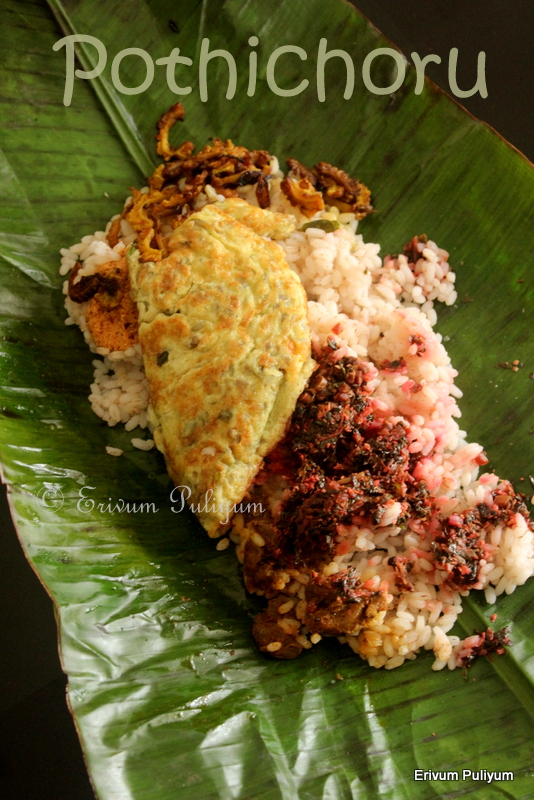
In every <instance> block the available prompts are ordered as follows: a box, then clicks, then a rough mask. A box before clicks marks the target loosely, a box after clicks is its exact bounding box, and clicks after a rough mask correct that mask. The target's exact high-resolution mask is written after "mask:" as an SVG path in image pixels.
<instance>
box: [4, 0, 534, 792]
mask: <svg viewBox="0 0 534 800" xmlns="http://www.w3.org/2000/svg"><path fill="white" fill-rule="evenodd" d="M0 2H1V0H0ZM20 2H24V0H20ZM354 5H356V6H357V8H359V9H360V11H362V12H363V13H364V14H365V15H366V16H367V17H368V19H369V20H370V21H371V22H372V23H373V24H374V25H375V26H376V27H377V28H378V29H379V30H380V31H381V32H382V33H383V34H384V35H385V36H387V37H388V38H389V39H390V40H391V41H392V42H394V43H395V45H397V46H398V47H399V48H400V49H401V50H402V51H403V53H404V55H406V56H407V57H408V58H410V53H412V52H413V51H414V50H415V51H416V52H417V53H418V54H419V55H420V56H421V57H423V56H425V55H428V54H429V53H435V54H436V55H439V56H440V57H441V59H442V63H441V64H440V65H436V64H430V65H429V66H428V68H427V74H428V76H429V77H430V78H431V79H432V80H433V81H434V82H435V83H437V84H438V85H439V86H441V87H442V88H443V89H445V90H447V89H448V78H447V64H448V55H449V51H450V49H451V47H457V48H458V49H459V59H458V85H459V86H460V88H462V89H470V88H471V87H472V86H473V85H474V83H475V80H476V68H477V56H478V53H479V51H481V50H484V51H485V53H486V81H487V86H488V97H487V98H486V99H482V98H481V97H480V95H478V94H477V95H475V96H473V97H471V98H468V99H466V100H463V104H464V106H465V107H466V108H467V109H468V110H469V111H470V112H471V113H472V114H474V115H475V116H477V117H479V118H480V119H483V120H485V121H486V122H488V123H489V124H490V125H492V126H493V127H494V128H495V129H496V130H497V131H498V132H499V133H501V134H502V135H503V136H504V137H505V138H506V139H508V141H510V142H511V143H512V144H513V145H514V146H515V147H517V148H518V149H519V150H521V151H522V152H523V153H525V155H527V156H528V157H529V158H530V159H534V135H533V134H534V80H533V75H534V64H533V56H532V53H533V47H532V41H533V38H534V3H533V2H532V0H508V2H502V0H501V2H498V0H359V2H356V3H354ZM267 7H268V6H266V8H267ZM59 36H60V33H59V30H58V38H59ZM28 45H30V43H28ZM0 542H1V545H0V654H1V655H0V686H1V688H2V691H1V693H0V800H94V795H93V792H92V789H91V786H90V783H89V779H88V777H87V773H86V770H85V766H84V763H83V758H82V755H81V751H80V746H79V743H78V739H77V736H76V732H75V729H74V724H73V722H72V719H71V717H70V715H69V712H68V710H67V706H66V702H65V687H66V680H65V676H64V674H63V672H62V670H61V666H60V663H59V658H58V652H57V632H56V624H55V619H54V611H53V607H52V603H51V602H50V599H49V598H48V596H47V594H46V592H45V591H44V589H43V588H42V586H41V584H40V583H39V581H38V579H37V577H36V576H35V575H34V573H33V572H32V570H31V569H30V567H29V565H28V564H27V562H26V560H25V558H24V555H23V553H22V550H21V548H20V545H19V543H18V540H17V537H16V534H15V531H14V529H13V525H12V524H11V519H10V514H9V510H8V506H7V502H6V498H5V489H4V488H2V490H1V492H0Z"/></svg>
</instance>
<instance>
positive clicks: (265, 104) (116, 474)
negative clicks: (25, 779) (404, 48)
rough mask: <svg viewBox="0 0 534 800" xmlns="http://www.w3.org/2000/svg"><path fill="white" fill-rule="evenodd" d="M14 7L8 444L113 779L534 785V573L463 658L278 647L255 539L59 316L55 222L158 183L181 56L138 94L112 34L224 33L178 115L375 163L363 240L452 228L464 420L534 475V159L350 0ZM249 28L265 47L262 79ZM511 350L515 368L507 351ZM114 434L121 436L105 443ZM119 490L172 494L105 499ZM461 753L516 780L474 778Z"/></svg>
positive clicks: (445, 322) (6, 251)
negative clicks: (114, 79)
mask: <svg viewBox="0 0 534 800" xmlns="http://www.w3.org/2000/svg"><path fill="white" fill-rule="evenodd" d="M0 14H1V17H2V19H1V24H2V28H3V30H4V31H5V32H6V33H7V36H5V37H4V40H5V44H4V48H3V53H2V67H1V80H2V91H1V97H0V103H1V106H2V117H3V119H4V120H5V122H4V124H3V128H2V130H1V133H0V137H1V138H0V148H1V151H0V170H1V173H0V188H1V196H2V204H1V206H2V210H1V212H0V315H1V318H0V436H1V442H2V443H1V445H0V457H1V462H2V469H3V475H4V480H5V481H6V482H7V483H8V485H9V493H10V499H11V504H12V509H13V514H14V518H15V521H16V524H17V527H18V531H19V535H20V539H21V542H22V545H23V547H24V550H25V552H26V554H27V557H28V559H29V560H30V562H31V564H32V566H33V568H34V569H35V570H36V571H37V573H38V575H39V576H40V578H41V580H42V582H43V583H44V585H45V586H46V588H47V589H48V591H49V593H50V595H51V597H52V598H53V600H54V602H55V604H56V608H57V617H58V625H59V641H60V652H61V658H62V662H63V666H64V669H65V671H66V672H67V674H68V677H69V692H68V701H69V703H70V706H71V708H72V712H73V715H74V719H75V722H76V725H77V727H78V730H79V734H80V739H81V743H82V747H83V750H84V754H85V758H86V761H87V766H88V770H89V773H90V775H91V779H92V781H93V784H94V787H95V791H96V793H97V795H98V797H99V798H100V799H101V800H148V799H149V798H150V800H152V798H158V800H171V799H172V800H193V799H194V800H201V799H202V798H206V799H208V798H209V799H210V800H211V799H215V798H217V799H219V798H220V799H221V800H260V799H261V800H279V799H280V800H348V799H349V798H354V799H356V798H357V799H358V800H360V799H361V800H374V798H377V797H383V798H391V800H405V799H406V798H410V800H412V799H413V800H427V799H428V800H430V799H431V798H436V797H442V796H443V797H449V798H452V797H455V798H456V797H464V796H471V797H480V798H484V800H497V798H499V799H500V798H502V797H508V798H517V799H519V798H532V797H534V781H533V775H534V755H533V748H532V740H533V736H534V685H533V681H534V625H533V621H534V620H533V615H534V611H533V609H534V603H532V601H533V600H534V583H530V584H527V585H525V586H523V587H520V588H519V589H518V590H517V591H516V592H515V593H514V594H513V595H512V596H510V597H505V598H503V599H500V600H499V602H498V604H497V606H496V607H493V606H491V607H488V606H487V605H485V603H484V602H483V598H480V597H476V596H474V595H472V596H471V597H470V598H469V599H468V600H466V602H465V611H464V614H463V615H462V617H461V626H460V625H459V626H458V631H457V632H458V633H459V634H460V635H465V633H466V632H467V633H471V632H472V631H473V629H475V628H476V629H479V630H480V629H482V628H484V627H486V626H487V624H488V620H489V616H490V615H491V614H492V613H493V612H494V611H498V615H499V616H498V625H499V626H500V625H504V624H506V623H508V624H509V625H510V628H511V635H512V639H513V642H514V645H513V647H511V648H510V650H509V652H508V653H507V655H506V656H504V657H501V658H496V659H494V660H493V661H491V662H490V661H489V660H481V661H479V662H478V663H477V664H476V666H475V667H473V669H472V670H471V671H470V672H469V673H468V675H467V677H465V676H463V675H462V673H461V671H460V670H456V671H454V672H452V673H450V672H448V671H446V672H445V673H444V672H440V673H434V672H432V671H431V669H430V667H431V663H432V657H431V655H429V654H422V655H421V656H420V657H418V658H417V660H416V661H415V662H410V663H408V664H406V665H404V666H403V667H401V668H400V669H398V670H393V671H391V672H386V671H383V670H382V671H375V670H373V669H371V668H369V667H368V666H367V665H366V664H365V663H363V662H362V661H360V660H359V659H358V658H357V657H354V656H351V655H349V653H348V651H347V649H346V648H344V647H342V646H341V645H339V644H338V643H337V642H333V641H327V642H323V643H321V645H320V646H319V647H317V648H314V651H313V652H307V653H305V654H304V655H303V656H302V657H301V658H299V659H298V660H296V661H294V662H290V663H281V662H276V661H273V660H269V659H267V658H265V657H263V656H262V655H261V654H259V653H258V652H257V650H256V648H255V646H254V643H253V641H252V637H251V632H250V631H251V618H252V615H253V614H254V613H255V610H256V608H257V604H256V601H255V600H254V599H251V598H250V597H247V596H246V594H245V592H244V589H243V586H242V583H241V580H240V576H239V569H238V566H237V562H236V559H235V556H234V555H233V554H232V553H231V552H229V551H226V552H224V553H218V552H216V551H215V549H214V545H213V542H211V541H209V540H208V539H207V537H206V536H205V534H204V533H203V531H202V530H201V528H200V526H199V525H198V524H197V523H196V521H195V520H194V519H193V518H192V516H191V515H189V514H187V513H185V512H182V513H180V514H177V513H174V512H173V510H172V504H171V502H170V499H169V492H170V488H171V487H170V484H169V481H168V478H167V476H166V473H165V469H164V465H163V462H162V459H161V458H160V457H159V456H158V454H156V453H154V452H151V453H143V452H140V451H137V450H135V449H134V448H133V447H132V446H131V444H130V438H131V435H132V434H126V433H125V432H124V431H123V430H122V431H121V430H118V429H110V428H108V427H107V426H106V425H103V424H101V423H100V422H99V421H98V420H97V418H96V417H95V416H94V415H93V413H92V412H91V410H90V408H89V404H88V402H87V399H86V398H87V394H88V386H89V383H90V382H91V378H92V367H91V354H90V353H89V352H88V350H87V348H86V347H85V345H84V343H83V341H82V337H81V336H80V333H79V331H78V330H74V329H72V328H67V327H65V325H64V323H63V319H64V311H63V309H62V300H63V298H62V295H61V292H60V287H61V279H60V277H59V276H58V272H57V269H58V250H59V248H60V247H64V246H69V245H70V244H72V243H74V242H76V241H79V239H80V237H81V236H83V235H84V234H86V233H91V232H93V231H94V230H95V229H101V228H102V227H103V225H104V224H105V222H106V220H107V219H108V218H109V217H110V216H111V215H112V214H114V213H116V212H117V210H118V209H119V208H120V207H121V205H122V202H123V200H124V197H125V194H126V192H127V190H128V187H129V186H132V185H137V186H139V185H142V183H143V179H144V176H146V174H147V173H148V172H149V171H150V170H151V165H152V164H153V163H155V153H154V142H153V134H154V125H155V122H156V120H157V119H158V118H159V116H160V114H161V113H162V112H163V111H164V110H166V109H167V108H168V106H169V105H170V104H171V103H172V102H175V100H176V98H175V96H174V95H172V93H171V92H170V91H169V90H168V88H167V85H166V82H165V80H164V73H163V70H162V68H161V67H158V68H157V70H159V71H157V72H156V78H155V80H154V83H153V84H152V86H151V88H150V89H149V90H147V91H146V92H145V93H144V94H142V95H134V96H126V95H119V94H117V92H116V91H115V89H114V88H113V86H112V83H111V81H110V66H109V65H110V63H111V59H112V58H113V56H114V55H115V54H116V53H117V52H118V51H119V50H121V49H124V48H128V47H139V48H144V49H146V50H147V51H148V52H149V53H150V54H151V56H152V58H153V59H154V60H155V59H156V58H160V57H162V56H166V55H168V54H169V52H170V51H171V48H172V47H179V48H180V51H181V54H182V55H186V56H189V57H190V58H192V59H193V60H194V63H195V64H198V54H199V49H200V42H201V39H202V38H203V37H209V39H210V49H215V48H217V47H224V48H225V49H228V50H229V51H230V52H232V53H233V54H234V55H235V56H236V58H237V59H238V65H239V70H238V85H237V93H236V96H235V97H234V98H233V99H232V100H227V99H226V98H225V96H224V94H225V85H226V80H227V72H226V66H225V65H224V64H222V65H216V64H215V63H214V62H212V63H211V64H210V70H212V72H211V73H210V78H209V82H208V89H209V100H208V102H206V103H202V102H200V100H199V95H198V91H197V78H196V73H195V67H193V68H192V69H191V70H189V71H187V72H186V73H184V74H185V78H184V82H185V79H188V82H191V84H192V85H193V92H192V93H191V94H190V95H189V96H188V97H186V98H185V101H184V102H185V105H186V112H187V115H186V121H185V123H184V124H183V125H182V130H181V131H180V135H181V139H185V138H190V139H191V140H193V141H194V142H196V143H197V144H203V143H205V142H206V140H207V138H208V137H210V136H216V135H219V136H223V137H230V138H232V139H233V140H234V141H236V142H238V143H242V144H245V145H246V146H247V147H250V148H267V149H269V150H270V152H273V153H276V154H277V155H278V156H279V157H280V158H285V157H287V156H289V155H291V156H293V157H295V158H298V159H300V160H302V161H304V162H305V163H308V164H313V163H315V162H316V161H318V160H326V161H329V162H331V163H334V164H337V165H339V166H340V167H342V168H344V169H346V170H347V171H349V172H350V173H352V174H354V175H357V176H358V178H360V179H361V180H363V181H364V182H365V183H366V184H367V185H369V186H370V187H371V188H372V190H373V196H374V202H375V206H376V209H377V213H376V214H375V215H372V216H371V217H369V218H367V219H366V220H365V221H364V222H362V223H361V226H360V232H361V233H363V235H364V237H365V238H366V240H368V241H378V242H380V243H381V244H382V247H383V249H382V252H383V253H386V252H398V251H399V249H400V248H401V247H402V245H403V244H404V242H405V241H407V240H408V239H409V238H410V237H411V236H412V235H414V234H417V233H422V232H425V233H427V234H428V235H429V236H430V237H431V238H432V239H434V240H435V241H437V242H438V243H440V245H441V246H442V247H445V248H446V249H448V250H449V251H450V253H451V262H452V263H453V265H454V267H455V268H456V271H457V274H458V291H459V301H458V303H457V304H456V306H455V307H453V308H448V309H440V315H441V316H440V323H439V329H440V331H441V332H442V333H443V334H444V335H445V336H446V338H447V341H448V348H449V351H450V353H451V356H452V359H453V363H454V365H455V366H456V367H457V368H458V369H459V370H460V376H459V379H458V383H459V385H460V387H461V388H462V390H463V391H464V393H465V396H464V399H463V400H462V401H461V407H462V410H463V414H464V416H463V421H464V428H465V429H466V430H467V431H468V432H469V436H470V439H471V441H480V442H481V443H482V444H483V445H484V446H485V447H486V449H487V451H488V454H489V457H490V459H491V466H492V467H493V468H495V469H496V470H497V471H498V472H499V473H500V474H501V475H503V476H505V477H509V478H511V479H513V480H515V481H519V480H520V479H521V478H524V479H525V480H527V483H528V478H527V476H528V473H529V470H530V471H532V466H531V461H532V443H533V441H534V439H533V434H534V428H533V424H534V423H533V419H532V396H533V393H534V382H533V381H532V380H531V379H530V378H529V374H530V373H532V371H533V370H534V353H533V349H532V345H531V343H530V340H531V338H532V334H531V326H532V309H533V299H534V288H533V282H532V264H531V261H532V255H531V254H532V250H533V247H532V244H533V242H532V233H531V231H532V218H531V217H532V207H533V201H534V179H533V173H532V169H531V165H530V164H529V163H528V162H527V161H526V160H525V159H524V158H523V157H522V156H521V155H520V154H518V153H517V152H515V151H514V150H513V149H512V148H511V147H510V146H509V145H507V144H506V143H505V142H504V141H502V140H501V139H500V138H499V137H498V136H497V135H496V134H495V133H494V132H493V131H492V130H490V129H489V128H488V127H486V126H485V125H483V124H481V123H480V122H477V121H476V120H474V119H472V118H471V117H470V116H468V115H467V113H466V112H465V111H464V110H463V109H461V108H460V107H459V106H457V105H456V104H455V103H454V102H452V101H451V100H450V99H449V98H448V97H446V96H445V95H444V94H442V93H441V92H440V91H438V90H436V89H435V88H433V87H431V86H427V87H426V88H425V90H424V91H423V93H422V94H421V95H419V96H418V95H415V93H414V85H415V76H414V74H413V72H412V71H409V72H408V73H407V77H406V80H405V82H404V84H403V86H402V87H401V89H399V90H398V91H397V92H396V93H395V94H394V95H391V96H377V95H374V94H372V93H370V92H369V91H368V90H367V89H365V87H364V85H363V83H362V81H361V64H362V62H363V59H364V57H365V55H366V54H367V53H368V52H370V51H371V50H373V49H375V48H377V47H381V46H384V40H383V39H381V38H380V37H379V35H378V34H377V33H376V31H375V30H374V29H373V28H371V26H369V25H368V23H367V22H366V20H365V19H364V18H363V17H362V16H360V15H359V14H358V13H357V12H356V11H355V10H354V9H353V8H352V7H351V6H349V5H348V4H346V3H344V2H342V0H330V2H328V3H325V2H321V0H272V2H270V3H268V4H267V3H265V2H262V0H249V1H248V2H247V3H243V2H242V1H241V0H212V1H211V2H210V1H209V0H202V2H198V0H181V2H180V3H176V2H170V0H136V2H133V0H108V2H106V3H98V2H96V0H65V1H64V2H60V0H49V3H48V5H47V3H46V2H44V0H32V1H30V0H25V2H20V0H4V2H3V3H2V4H1V8H0ZM171 18H172V20H173V22H172V23H171V24H169V20H170V19H171ZM176 29H178V30H176ZM72 32H78V33H88V34H91V35H93V36H96V37H98V38H99V39H101V40H102V41H103V42H104V43H105V45H106V47H107V49H108V56H109V58H108V66H107V68H106V70H105V72H104V73H103V75H102V76H101V77H100V78H99V79H97V80H94V81H92V82H89V81H86V80H80V79H77V80H76V81H75V86H74V95H73V101H72V105H71V106H69V107H65V106H64V105H63V102H62V101H63V89H64V75H65V55H64V53H65V51H64V50H60V51H59V52H54V51H53V50H52V45H53V44H54V42H56V41H57V40H58V39H59V38H61V37H62V36H63V35H65V34H69V33H72ZM252 34H255V35H257V36H258V37H259V39H260V46H259V48H258V52H259V56H260V67H259V77H258V88H257V91H256V94H255V96H254V97H247V94H246V87H247V80H248V75H247V68H246V65H247V58H248V55H247V53H248V51H249V49H250V48H249V46H248V45H247V40H248V38H249V36H251V35H252ZM322 36H325V37H327V39H328V46H329V48H330V49H332V48H334V47H336V48H342V49H345V50H346V51H347V52H349V53H351V55H352V56H353V57H354V61H355V65H356V76H357V77H356V88H355V92H354V96H353V97H352V99H350V100H344V99H343V97H342V93H343V87H344V82H345V75H344V67H343V64H342V62H341V60H340V59H333V60H331V61H330V62H329V63H328V67H327V80H326V86H327V99H326V102H324V103H319V102H318V101H317V100H316V94H315V89H314V69H315V66H314V59H315V54H316V51H317V46H318V42H319V39H320V38H321V37H322ZM288 43H290V44H298V45H299V46H301V47H304V48H305V49H306V50H307V52H308V61H307V62H302V61H300V59H298V58H297V57H296V56H294V57H285V60H283V59H282V60H281V61H280V62H279V65H278V71H277V76H278V82H279V84H280V85H282V86H284V87H291V86H294V85H295V84H296V83H298V82H299V81H300V80H301V78H302V76H305V77H308V78H309V79H310V87H309V88H308V90H307V91H306V92H303V93H302V94H300V95H298V96H295V97H277V96H275V95H274V94H273V93H272V92H271V91H269V90H268V88H267V85H266V81H265V62H266V58H267V56H268V54H269V53H271V52H272V51H273V50H274V49H275V48H276V47H278V46H280V45H283V44H288ZM79 57H80V60H81V62H82V64H83V66H84V68H85V69H90V68H91V66H92V65H94V57H95V51H94V50H93V49H92V48H91V46H90V45H82V46H81V47H80V50H79ZM376 65H377V69H376V73H375V74H374V79H375V82H376V83H377V84H378V85H388V84H390V83H391V82H392V80H393V78H394V75H393V74H392V71H391V60H388V59H385V60H384V61H383V62H381V63H379V62H378V61H377V62H376ZM121 77H122V80H123V82H124V83H125V84H126V85H130V86H135V85H137V84H139V83H140V82H141V81H142V80H143V78H144V67H143V66H142V64H140V60H139V59H135V58H131V59H127V60H125V61H124V62H123V67H122V71H121ZM381 81H382V84H381V83H380V82H381ZM515 359H518V360H520V361H521V362H522V363H523V367H522V368H521V369H520V370H519V371H518V372H512V371H509V370H502V369H499V368H497V367H496V365H497V364H499V363H502V362H505V361H508V362H511V361H513V360H515ZM108 444H110V445H115V446H118V447H121V448H123V449H124V451H125V452H124V456H122V458H118V459H113V458H110V457H109V456H108V455H107V454H106V452H105V446H106V445H108ZM527 483H524V484H523V485H525V486H526V485H527ZM518 485H520V484H518ZM84 486H85V487H93V488H92V489H90V490H85V494H86V495H87V494H88V495H89V496H90V498H92V500H93V507H91V501H88V502H87V503H85V504H84V503H83V502H80V494H79V492H80V489H81V487H84ZM108 498H111V501H110V500H108ZM117 499H122V500H124V501H125V502H130V503H132V502H136V503H138V504H140V503H143V502H144V503H153V504H154V506H153V507H151V508H150V507H148V506H147V507H144V508H142V509H141V510H140V511H138V513H122V514H121V513H118V512H117V511H116V512H114V513H113V512H111V511H110V510H109V508H108V504H109V503H110V502H111V504H112V506H113V504H114V503H115V502H116V501H117ZM474 594H476V593H474ZM416 769H422V770H434V771H435V772H437V771H442V772H444V771H448V772H450V771H454V770H457V771H459V772H460V776H459V777H460V779H459V780H458V781H455V780H440V779H439V776H438V778H435V779H429V780H425V781H415V780H414V770H416ZM463 769H467V770H473V771H475V772H476V771H477V770H484V769H485V770H488V771H513V773H514V779H513V781H512V780H508V781H496V782H493V783H491V784H487V783H486V782H484V781H482V782H476V781H473V780H471V779H470V778H469V777H467V778H466V779H465V780H462V774H461V773H462V770H463Z"/></svg>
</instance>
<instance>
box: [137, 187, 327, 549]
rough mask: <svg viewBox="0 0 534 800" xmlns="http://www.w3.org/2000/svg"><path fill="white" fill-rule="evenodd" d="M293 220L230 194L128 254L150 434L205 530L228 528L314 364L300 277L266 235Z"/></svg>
mask: <svg viewBox="0 0 534 800" xmlns="http://www.w3.org/2000/svg"><path fill="white" fill-rule="evenodd" d="M294 227H295V222H294V219H293V218H292V217H290V216H288V215H285V214H279V213H275V212H271V211H265V210H262V209H261V208H257V207H255V206H252V205H251V204H249V203H247V202H246V201H244V200H241V199H238V198H230V199H227V200H225V201H224V202H221V203H218V204H209V205H206V206H204V207H203V208H202V209H201V210H200V211H197V212H195V213H193V214H191V215H190V216H189V217H188V218H187V219H186V220H185V222H183V223H181V224H180V225H179V227H177V228H176V229H175V231H174V232H173V233H172V234H171V235H170V237H169V239H168V241H167V243H166V247H167V253H168V255H166V257H165V258H163V259H162V260H160V261H158V262H154V261H148V262H143V261H142V260H141V258H140V253H139V250H137V249H134V248H131V250H130V254H129V256H128V266H129V274H130V283H131V292H132V297H133V299H134V300H135V302H136V303H137V309H138V313H139V342H140V344H141V350H142V353H143V361H144V366H145V371H146V376H147V380H148V383H149V386H150V398H151V406H150V410H149V418H150V421H151V423H152V425H153V428H154V433H153V436H154V441H155V442H156V446H157V447H158V449H159V450H160V451H161V452H162V453H163V455H164V457H165V461H166V464H167V469H168V472H169V475H170V477H171V478H172V480H173V482H174V483H175V485H176V486H178V487H180V488H182V489H183V490H184V492H185V497H186V498H187V499H188V500H189V503H190V505H191V508H192V509H193V510H194V512H195V513H196V516H197V518H198V519H199V521H200V522H201V524H202V525H203V526H204V528H205V529H206V531H207V532H208V534H209V535H210V536H212V537H217V536H220V535H222V534H223V533H224V531H225V530H226V529H227V528H228V527H229V525H230V522H229V519H230V517H231V516H232V512H233V510H235V507H236V505H237V504H238V503H240V501H241V500H242V498H243V496H244V495H245V493H246V491H247V489H248V487H249V485H250V484H251V482H252V480H253V478H254V477H255V475H256V473H257V472H258V470H259V469H260V467H261V464H262V461H263V458H264V456H266V455H267V453H268V452H269V451H270V450H271V449H272V448H273V447H274V446H275V445H276V444H277V442H278V441H279V440H280V439H281V438H282V437H283V435H284V433H285V431H286V428H287V426H288V423H289V421H290V419H291V415H292V414H293V411H294V409H295V406H296V402H297V399H298V397H299V395H300V394H301V392H302V391H303V389H304V387H305V385H306V383H307V381H308V378H309V377H310V375H311V373H312V371H313V370H314V368H315V362H314V361H313V359H312V357H311V330H310V325H309V322H308V313H307V302H306V295H305V292H304V289H303V286H302V284H301V282H300V279H299V278H298V276H297V275H296V274H295V273H294V272H293V271H292V270H291V269H290V268H289V266H288V264H287V262H286V260H285V256H284V253H283V251H282V249H281V248H280V247H279V245H277V244H276V243H275V242H273V241H270V240H269V238H267V237H269V236H276V237H277V238H283V237H285V236H288V235H289V234H290V233H291V232H292V230H294Z"/></svg>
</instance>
